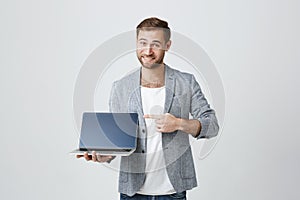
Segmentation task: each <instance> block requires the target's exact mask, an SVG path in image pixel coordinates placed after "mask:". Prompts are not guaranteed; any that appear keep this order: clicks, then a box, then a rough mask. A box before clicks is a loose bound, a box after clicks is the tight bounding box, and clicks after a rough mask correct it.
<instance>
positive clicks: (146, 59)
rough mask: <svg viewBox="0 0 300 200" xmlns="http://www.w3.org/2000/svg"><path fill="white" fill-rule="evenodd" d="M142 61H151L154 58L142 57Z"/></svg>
mask: <svg viewBox="0 0 300 200" xmlns="http://www.w3.org/2000/svg"><path fill="white" fill-rule="evenodd" d="M142 58H143V60H144V61H151V60H153V59H154V58H152V57H142Z"/></svg>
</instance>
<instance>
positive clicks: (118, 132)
mask: <svg viewBox="0 0 300 200" xmlns="http://www.w3.org/2000/svg"><path fill="white" fill-rule="evenodd" d="M137 132H138V114H137V113H95V112H94V113H93V112H85V113H83V116H82V126H81V133H80V139H79V149H76V150H74V151H72V152H70V153H71V154H77V155H83V154H84V153H85V152H88V153H89V154H91V153H92V151H95V152H96V153H99V154H102V155H121V156H128V155H130V154H131V153H133V152H134V151H135V149H136V145H137Z"/></svg>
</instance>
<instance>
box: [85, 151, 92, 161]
mask: <svg viewBox="0 0 300 200" xmlns="http://www.w3.org/2000/svg"><path fill="white" fill-rule="evenodd" d="M83 156H84V158H85V159H86V160H87V161H90V160H91V157H90V156H89V154H88V152H85V153H84V155H83Z"/></svg>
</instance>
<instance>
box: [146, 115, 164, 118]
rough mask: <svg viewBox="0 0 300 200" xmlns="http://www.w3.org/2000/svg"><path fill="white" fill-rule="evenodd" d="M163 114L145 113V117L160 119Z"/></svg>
mask: <svg viewBox="0 0 300 200" xmlns="http://www.w3.org/2000/svg"><path fill="white" fill-rule="evenodd" d="M161 117H162V115H151V114H145V115H144V118H145V119H160V118H161Z"/></svg>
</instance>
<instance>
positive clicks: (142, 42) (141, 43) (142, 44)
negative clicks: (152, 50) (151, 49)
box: [139, 41, 147, 46]
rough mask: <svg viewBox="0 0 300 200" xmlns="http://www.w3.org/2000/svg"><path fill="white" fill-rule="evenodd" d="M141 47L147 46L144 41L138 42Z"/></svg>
mask: <svg viewBox="0 0 300 200" xmlns="http://www.w3.org/2000/svg"><path fill="white" fill-rule="evenodd" d="M139 44H140V45H141V46H146V45H147V43H146V42H145V41H140V43H139Z"/></svg>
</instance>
